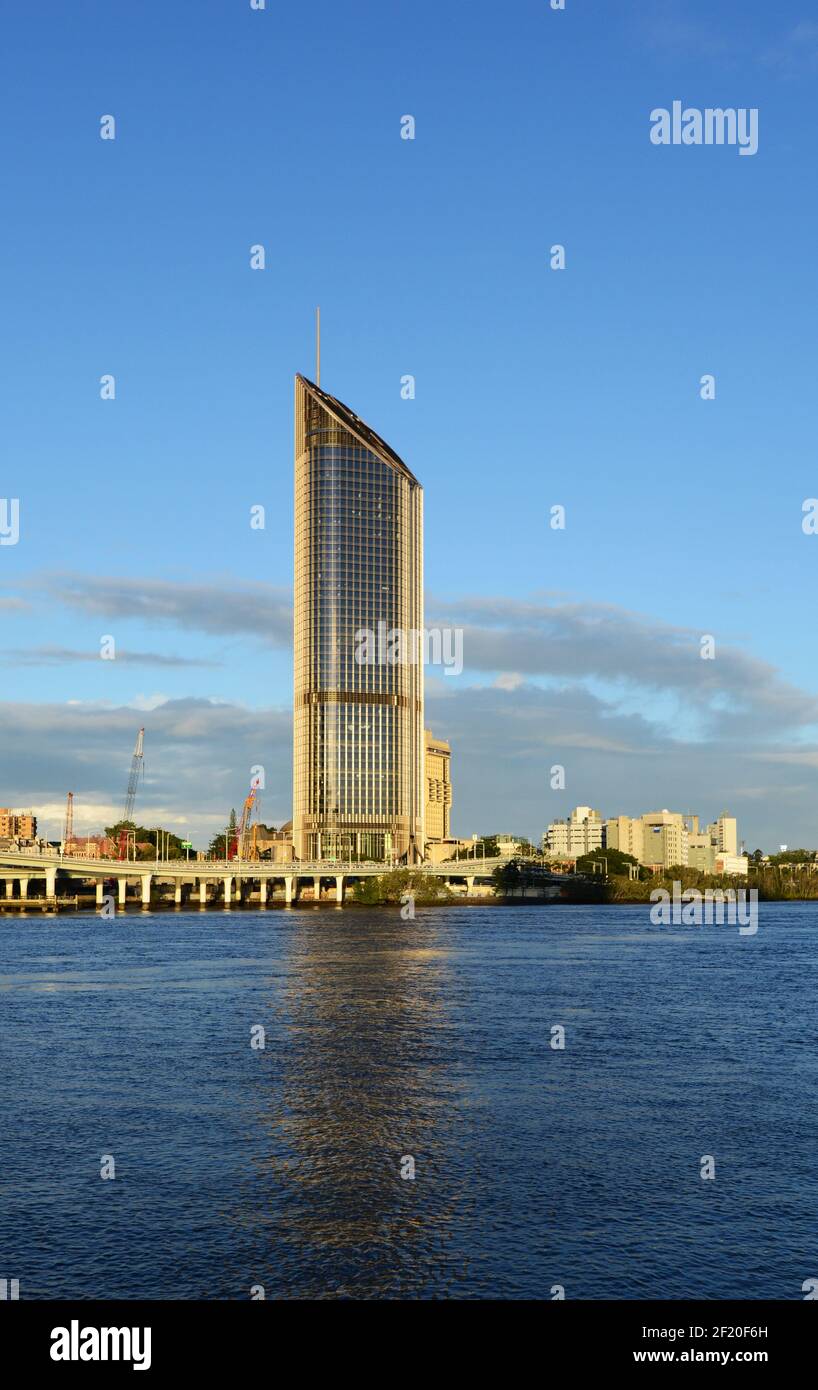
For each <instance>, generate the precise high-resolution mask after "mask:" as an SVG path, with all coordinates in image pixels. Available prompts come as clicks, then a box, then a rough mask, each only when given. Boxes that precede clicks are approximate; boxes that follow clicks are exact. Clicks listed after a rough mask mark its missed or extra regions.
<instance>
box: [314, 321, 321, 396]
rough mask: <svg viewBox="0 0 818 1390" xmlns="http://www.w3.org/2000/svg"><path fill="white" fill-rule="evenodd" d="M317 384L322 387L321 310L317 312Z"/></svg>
mask: <svg viewBox="0 0 818 1390" xmlns="http://www.w3.org/2000/svg"><path fill="white" fill-rule="evenodd" d="M315 384H316V386H320V385H321V308H320V306H319V307H318V308H317V309H316V311H315Z"/></svg>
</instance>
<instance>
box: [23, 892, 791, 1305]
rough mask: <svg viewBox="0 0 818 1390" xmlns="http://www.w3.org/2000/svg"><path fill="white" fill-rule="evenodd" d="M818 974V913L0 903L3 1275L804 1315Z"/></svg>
mask: <svg viewBox="0 0 818 1390" xmlns="http://www.w3.org/2000/svg"><path fill="white" fill-rule="evenodd" d="M817 960H818V905H816V904H803V905H801V904H771V905H767V904H761V923H760V930H759V932H758V934H757V935H756V936H754V937H750V936H746V937H741V936H739V934H738V931H737V929H735V928H733V929H728V928H726V927H705V928H677V929H673V930H668V929H661V928H656V927H652V926H651V925H650V922H649V918H648V912H647V909H646V908H643V907H602V908H600V907H594V908H583V907H564V906H563V907H548V906H545V907H541V906H535V905H532V906H525V907H522V906H521V907H518V908H506V909H502V908H492V907H485V908H466V907H458V908H444V909H430V910H427V911H424V910H420V909H419V910H418V916H417V918H416V920H415V921H414V922H403V921H401V919H400V915H399V912H398V910H397V909H395V910H390V911H380V910H357V911H356V910H343V911H341V910H333V909H331V908H328V909H320V910H315V909H313V910H305V911H300V910H295V911H279V910H273V911H269V912H267V913H258V912H242V911H235V912H233V913H214V912H202V913H190V912H180V913H171V912H166V913H157V914H150V913H145V914H142V915H131V914H129V915H128V916H127V917H119V918H118V919H117V920H116V921H114V922H105V921H102V920H100V919H98V918H96V917H88V916H65V917H60V918H58V919H53V920H48V921H44V920H42V919H37V918H28V919H27V920H25V921H21V920H17V919H14V920H11V919H0V1019H1V1020H2V1059H1V1060H0V1081H1V1082H2V1094H3V1113H2V1124H0V1197H1V1202H0V1209H1V1212H2V1229H1V1230H0V1274H2V1275H3V1276H4V1277H10V1278H19V1280H20V1293H21V1297H24V1298H25V1297H29V1298H32V1297H33V1298H48V1297H57V1298H59V1297H71V1296H88V1297H96V1298H120V1297H147V1298H247V1297H249V1296H250V1290H251V1288H252V1286H253V1285H257V1284H261V1285H263V1286H264V1288H265V1290H266V1295H267V1297H268V1298H274V1297H282V1296H283V1297H325V1298H338V1297H354V1298H372V1297H390V1298H395V1297H415V1298H417V1297H420V1298H428V1297H458V1298H462V1297H466V1298H483V1297H489V1296H495V1297H502V1298H516V1297H524V1296H525V1297H546V1298H548V1297H551V1293H550V1290H551V1288H552V1286H553V1285H555V1284H561V1285H563V1286H564V1288H565V1291H566V1297H568V1298H623V1297H624V1298H678V1297H688V1296H689V1297H704V1298H735V1297H738V1298H799V1297H803V1294H802V1293H801V1285H802V1283H803V1281H804V1280H805V1279H806V1278H808V1277H815V1276H818V1240H817V1239H816V1236H817V1235H818V1217H817V1216H816V1213H818V1181H817V1180H816V1171H817V1170H818V1167H817V1165H816V1153H818V1109H816V1098H817V1093H818V1085H817V1084H816V1079H817V1071H818V1063H817V1062H816V1058H817V1057H818V1049H817V1047H816V1033H817V1032H818V1027H817V1026H816V1019H817V1018H818V1009H817V1008H816V961H817ZM557 1024H561V1025H562V1026H563V1027H564V1028H565V1030H566V1046H565V1050H564V1051H557V1050H554V1049H552V1047H551V1045H550V1044H551V1036H552V1035H551V1029H552V1027H553V1026H554V1025H557ZM255 1025H262V1026H263V1028H264V1030H265V1032H266V1047H265V1048H264V1050H263V1051H262V1050H258V1049H253V1048H251V1046H250V1042H251V1030H252V1029H253V1027H254V1026H255ZM104 1154H111V1155H113V1156H114V1160H115V1164H116V1178H115V1180H114V1181H102V1180H101V1178H100V1175H99V1174H100V1160H101V1156H102V1155H104ZM705 1154H711V1155H713V1156H714V1158H715V1164H716V1178H715V1181H712V1182H704V1181H702V1179H701V1177H700V1175H699V1163H700V1159H701V1157H702V1155H705ZM405 1156H411V1157H412V1158H413V1159H414V1164H415V1173H416V1176H415V1179H414V1181H411V1180H406V1179H403V1178H402V1177H401V1162H402V1159H404V1157H405ZM407 1166H408V1165H404V1167H407Z"/></svg>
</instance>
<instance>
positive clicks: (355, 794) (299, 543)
mask: <svg viewBox="0 0 818 1390" xmlns="http://www.w3.org/2000/svg"><path fill="white" fill-rule="evenodd" d="M294 597H295V613H294V628H295V630H294V643H293V651H294V667H295V669H294V687H295V688H294V721H293V725H294V748H293V755H294V756H293V846H294V853H295V855H296V857H297V858H298V859H302V860H315V859H376V860H384V859H387V860H388V859H392V858H395V859H401V860H405V861H406V862H408V863H414V862H416V861H417V860H418V859H420V858H421V857H422V855H423V849H424V832H423V816H424V782H423V753H424V739H423V664H422V637H421V634H422V631H423V489H422V487H421V486H420V483H419V482H418V480H417V478H415V477H414V475H413V474H412V473H411V472H410V471H409V469H408V468H407V467H406V464H405V463H404V462H403V461H402V460H401V459H400V458H398V455H397V454H396V453H395V452H394V450H393V449H391V448H390V447H389V445H388V444H386V443H385V442H384V441H383V440H382V439H381V438H380V437H379V436H378V435H377V434H375V432H374V430H372V429H370V428H369V426H368V425H366V424H364V422H363V420H360V419H359V418H358V416H357V415H355V414H354V413H353V411H351V410H350V409H349V408H348V407H347V406H345V405H342V403H341V402H340V401H338V400H336V399H335V398H334V397H333V396H330V395H328V394H327V393H326V392H325V391H322V390H321V388H320V387H319V386H316V385H314V383H313V382H311V381H308V380H307V379H306V378H305V377H303V376H297V377H296V381H295V595H294ZM364 632H366V633H369V634H371V635H372V641H371V642H370V644H369V645H368V648H366V649H365V647H364V645H363V644H362V640H361V634H362V633H364ZM396 632H397V633H402V634H404V639H403V643H402V644H401V649H400V652H399V653H398V655H399V657H400V658H401V659H397V660H394V659H391V657H394V655H395V647H394V644H392V643H391V642H389V641H388V640H387V639H388V638H389V636H390V635H391V634H393V633H396ZM415 634H417V637H415ZM416 658H417V659H416Z"/></svg>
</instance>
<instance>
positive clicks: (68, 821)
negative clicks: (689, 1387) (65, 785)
mask: <svg viewBox="0 0 818 1390" xmlns="http://www.w3.org/2000/svg"><path fill="white" fill-rule="evenodd" d="M73 843H74V793H73V792H69V793H68V801H67V803H66V807H65V828H64V830H63V833H62V852H63V854H70V853H71V846H72V845H73Z"/></svg>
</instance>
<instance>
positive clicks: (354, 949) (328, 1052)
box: [244, 908, 473, 1297]
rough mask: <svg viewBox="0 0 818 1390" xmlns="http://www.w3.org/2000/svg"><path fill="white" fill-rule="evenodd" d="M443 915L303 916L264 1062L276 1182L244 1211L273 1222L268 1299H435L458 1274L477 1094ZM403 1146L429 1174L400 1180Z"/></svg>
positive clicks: (285, 959)
mask: <svg viewBox="0 0 818 1390" xmlns="http://www.w3.org/2000/svg"><path fill="white" fill-rule="evenodd" d="M436 917H437V914H436V913H435V912H430V913H426V914H424V913H422V910H419V913H418V918H417V919H416V920H415V921H414V922H403V921H401V918H400V914H399V911H398V909H397V908H394V909H385V910H362V911H361V912H360V913H357V912H356V913H353V912H348V911H347V912H343V913H341V912H339V913H337V914H332V916H331V917H330V916H329V915H328V914H327V913H326V912H325V911H321V912H310V913H303V914H298V915H297V916H295V915H294V916H293V917H288V920H287V926H288V927H289V928H290V930H289V932H288V933H287V935H286V938H285V940H286V943H287V944H286V946H285V947H284V949H283V951H282V956H281V965H282V977H281V978H280V979H279V980H278V981H275V982H273V983H274V992H275V995H276V1000H277V1002H276V1006H275V1009H274V1016H273V1021H272V1026H271V1027H269V1028H268V1036H267V1046H266V1049H265V1052H264V1053H263V1054H259V1056H258V1058H257V1060H258V1061H259V1062H260V1063H261V1070H262V1072H263V1075H264V1078H265V1085H264V1090H265V1099H264V1109H263V1113H262V1114H261V1115H260V1116H259V1120H260V1126H261V1134H260V1143H259V1147H258V1153H257V1157H256V1160H255V1165H254V1173H255V1179H258V1178H261V1183H260V1185H259V1184H258V1183H257V1182H256V1181H254V1182H253V1195H252V1198H251V1197H250V1193H249V1192H248V1193H247V1194H246V1196H247V1197H248V1199H249V1200H251V1201H252V1205H253V1214H252V1216H251V1214H250V1212H248V1211H245V1212H244V1217H245V1218H246V1219H248V1218H249V1219H250V1220H251V1221H252V1222H253V1224H255V1222H258V1223H259V1227H260V1230H259V1231H258V1233H259V1235H260V1234H261V1232H262V1231H263V1233H264V1240H263V1241H262V1242H259V1246H260V1248H259V1252H258V1255H257V1257H256V1258H257V1260H258V1262H259V1263H261V1264H263V1265H264V1270H263V1271H261V1270H259V1271H256V1270H254V1271H252V1274H253V1276H254V1278H258V1280H259V1281H260V1282H261V1283H263V1284H264V1285H265V1289H266V1291H267V1296H268V1297H275V1296H276V1295H278V1296H285V1297H287V1296H289V1297H298V1296H302V1297H321V1296H329V1297H333V1296H335V1297H337V1296H344V1295H347V1296H352V1297H373V1296H375V1297H377V1296H381V1297H384V1296H385V1297H389V1296H390V1295H391V1296H396V1295H397V1296H400V1295H401V1294H403V1295H404V1296H405V1295H407V1294H409V1295H411V1294H413V1293H415V1294H420V1295H422V1294H423V1293H424V1292H427V1293H428V1292H432V1291H433V1289H432V1288H431V1287H430V1281H432V1283H434V1284H437V1283H438V1282H439V1281H440V1280H444V1281H445V1277H446V1274H445V1271H446V1265H447V1263H448V1253H447V1245H448V1243H449V1239H450V1234H451V1228H452V1222H453V1220H454V1219H455V1217H456V1216H457V1217H458V1218H460V1219H462V1217H463V1215H464V1207H467V1206H470V1205H471V1203H472V1201H473V1198H472V1194H471V1193H470V1192H469V1191H468V1190H466V1189H464V1184H463V1182H462V1172H461V1171H460V1163H459V1161H458V1148H459V1147H460V1145H461V1141H462V1137H463V1136H462V1132H461V1127H462V1121H463V1096H462V1094H461V1092H460V1090H459V1088H458V1084H457V1081H456V1078H455V1074H454V1069H453V1064H452V1055H453V1049H452V1040H453V1039H452V1032H453V1025H452V1024H451V1023H450V1022H449V1021H448V1020H447V1015H446V1008H445V1005H444V1000H445V999H446V992H447V990H448V988H449V986H450V982H449V980H448V950H447V948H446V946H445V944H444V943H443V941H442V939H441V933H440V930H439V928H438V925H436ZM438 920H439V919H438ZM275 985H277V988H275ZM254 1021H256V1020H254ZM260 1021H263V1019H262V1020H260ZM254 1147H255V1145H254ZM404 1157H411V1158H412V1159H413V1160H414V1164H415V1174H416V1176H415V1179H414V1181H413V1180H410V1179H405V1178H402V1177H401V1166H402V1165H401V1159H402V1158H404ZM403 1166H404V1168H408V1166H409V1165H407V1164H405V1165H403ZM259 1170H260V1171H259ZM262 1194H263V1201H264V1202H265V1203H266V1205H264V1207H263V1208H262V1207H260V1205H259V1199H260V1198H261V1197H262ZM463 1273H464V1270H463V1261H462V1259H461V1260H459V1261H458V1274H459V1276H460V1278H462V1276H463Z"/></svg>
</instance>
